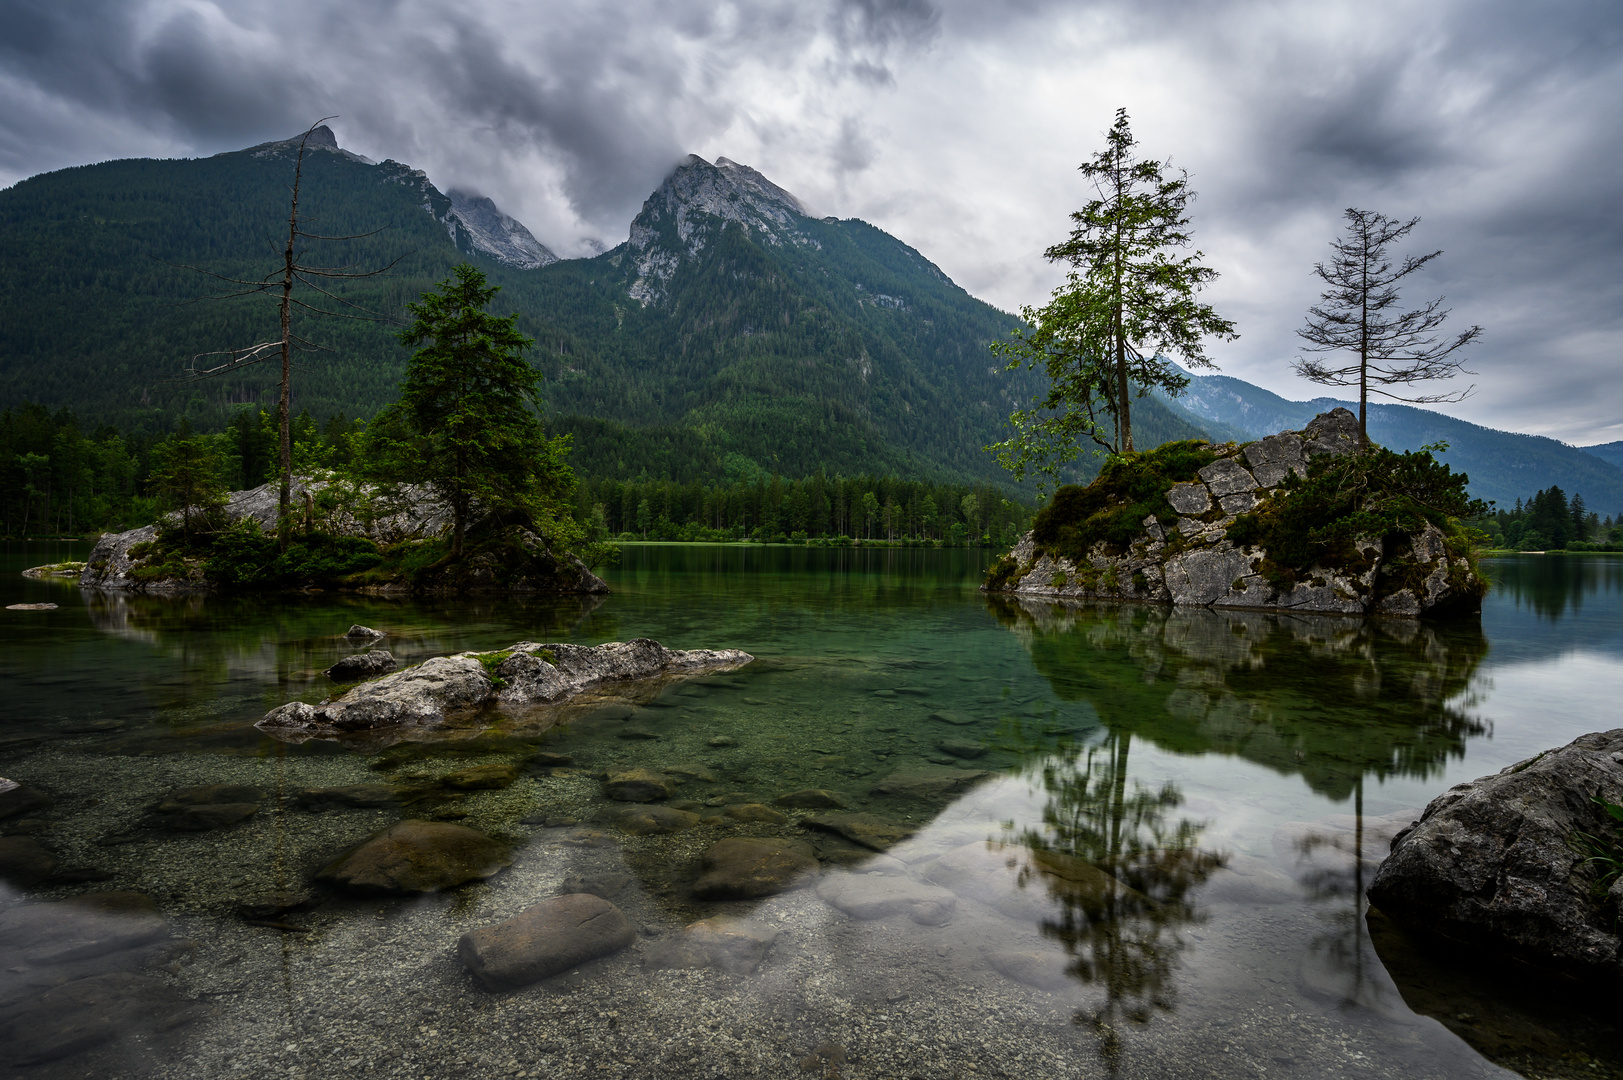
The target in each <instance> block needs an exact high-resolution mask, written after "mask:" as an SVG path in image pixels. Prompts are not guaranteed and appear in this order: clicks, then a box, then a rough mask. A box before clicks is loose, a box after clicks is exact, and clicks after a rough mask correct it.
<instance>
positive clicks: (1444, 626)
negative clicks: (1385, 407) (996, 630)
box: [989, 597, 1489, 802]
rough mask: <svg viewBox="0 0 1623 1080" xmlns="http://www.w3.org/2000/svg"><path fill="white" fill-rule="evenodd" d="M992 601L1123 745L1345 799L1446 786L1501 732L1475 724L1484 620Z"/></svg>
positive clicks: (1062, 686)
mask: <svg viewBox="0 0 1623 1080" xmlns="http://www.w3.org/2000/svg"><path fill="white" fill-rule="evenodd" d="M989 603H990V605H991V608H992V611H993V613H994V614H995V615H996V616H997V618H998V619H999V620H1000V621H1001V622H1002V623H1003V624H1004V625H1005V626H1007V627H1008V628H1009V629H1010V630H1012V631H1014V633H1015V634H1016V635H1017V636H1019V637H1020V638H1021V640H1022V641H1023V642H1024V643H1025V645H1026V647H1027V648H1028V649H1029V650H1030V652H1031V657H1032V662H1033V663H1034V665H1035V666H1036V668H1037V670H1038V671H1039V672H1040V673H1041V674H1042V675H1043V676H1044V677H1045V678H1047V680H1048V681H1049V683H1050V685H1051V686H1052V688H1053V691H1054V693H1055V695H1056V696H1058V697H1059V698H1061V699H1062V700H1067V701H1077V702H1082V703H1085V704H1087V705H1089V706H1091V707H1092V709H1093V710H1094V711H1095V712H1096V713H1097V715H1098V717H1099V720H1100V722H1101V724H1102V725H1103V726H1104V728H1105V729H1106V730H1107V731H1109V732H1110V733H1111V734H1113V735H1122V734H1132V735H1137V736H1139V737H1141V738H1146V739H1148V740H1150V742H1152V743H1153V744H1155V745H1156V746H1158V747H1161V748H1162V749H1165V750H1170V751H1173V752H1175V753H1183V754H1204V753H1219V754H1231V755H1234V756H1237V757H1241V758H1244V759H1246V760H1248V761H1252V762H1255V763H1257V764H1259V765H1263V766H1266V767H1267V768H1270V769H1273V770H1274V771H1276V772H1278V773H1280V774H1282V775H1287V776H1288V775H1297V776H1300V777H1301V778H1302V779H1303V781H1304V782H1306V783H1307V785H1308V787H1309V788H1311V789H1312V790H1313V791H1314V792H1316V793H1318V794H1320V795H1322V796H1325V797H1327V798H1329V799H1331V800H1334V801H1337V802H1339V801H1343V800H1345V799H1347V798H1348V797H1350V796H1351V795H1352V794H1353V793H1354V791H1355V790H1356V789H1357V787H1358V786H1359V782H1360V780H1361V779H1363V778H1365V777H1374V778H1376V779H1381V780H1384V779H1386V778H1388V777H1400V776H1401V777H1410V778H1422V779H1423V778H1426V777H1431V776H1436V775H1438V774H1440V772H1441V771H1442V768H1443V765H1444V763H1445V762H1446V761H1447V760H1448V759H1450V758H1460V757H1463V756H1464V753H1465V747H1466V743H1467V741H1468V740H1470V739H1471V738H1473V737H1478V736H1482V735H1486V734H1488V731H1489V729H1488V726H1487V725H1486V724H1485V723H1483V722H1482V721H1481V720H1479V719H1477V718H1476V717H1475V716H1473V715H1472V713H1471V709H1472V707H1473V706H1474V705H1475V703H1476V702H1475V699H1474V697H1473V695H1472V693H1471V691H1470V685H1471V678H1472V675H1473V673H1474V672H1475V671H1476V669H1477V666H1478V665H1479V664H1480V663H1481V661H1482V659H1483V657H1484V656H1485V655H1486V653H1487V650H1488V642H1487V638H1486V637H1484V636H1483V633H1482V630H1481V627H1480V626H1479V625H1477V624H1476V622H1475V621H1465V622H1460V623H1438V624H1431V623H1415V622H1409V621H1406V620H1404V621H1400V620H1365V619H1343V618H1335V617H1330V616H1308V615H1284V614H1265V613H1261V612H1246V611H1216V610H1211V609H1206V608H1158V607H1141V606H1126V605H1122V606H1114V605H1112V606H1104V605H1100V606H1097V607H1069V606H1060V605H1054V604H1047V603H1038V602H1030V601H1013V600H1009V599H1006V598H1003V597H994V598H992V599H991V600H990V601H989Z"/></svg>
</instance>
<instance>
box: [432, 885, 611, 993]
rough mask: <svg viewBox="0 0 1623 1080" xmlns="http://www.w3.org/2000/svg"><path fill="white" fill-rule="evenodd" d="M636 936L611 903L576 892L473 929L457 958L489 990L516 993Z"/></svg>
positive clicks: (607, 951)
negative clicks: (518, 988) (512, 991)
mask: <svg viewBox="0 0 1623 1080" xmlns="http://www.w3.org/2000/svg"><path fill="white" fill-rule="evenodd" d="M636 938H637V931H636V929H635V928H634V927H633V926H632V925H631V923H630V922H629V921H627V919H626V917H625V915H623V914H622V913H621V912H620V909H619V908H617V907H615V906H614V905H613V904H611V903H609V901H607V900H605V899H603V898H602V897H601V896H593V895H591V894H590V893H571V894H569V895H566V896H557V897H554V898H552V899H551V900H544V901H542V902H541V903H539V904H536V905H535V906H534V907H530V908H526V909H525V910H523V911H522V912H520V913H519V914H517V915H515V916H513V918H511V919H508V920H507V921H506V922H500V923H497V924H496V925H494V926H485V927H481V928H480V929H478V930H470V931H468V932H467V933H466V934H463V935H462V938H461V940H460V941H459V942H458V943H457V957H458V958H459V959H460V960H461V961H462V963H463V965H464V966H465V967H467V969H468V970H469V971H470V972H472V973H473V976H474V978H476V979H478V980H479V982H480V984H481V985H483V986H484V988H485V989H486V990H512V989H515V988H517V987H520V986H525V985H527V984H529V983H533V982H535V981H537V980H539V979H545V978H547V977H548V976H551V975H557V974H560V973H561V972H565V971H568V970H569V969H570V968H573V967H577V966H579V965H581V964H584V963H586V962H587V961H588V960H595V959H597V958H598V957H600V956H608V955H610V954H612V953H617V952H619V951H620V950H621V949H624V948H625V947H626V946H627V945H630V944H631V943H632V942H633V941H635V940H636Z"/></svg>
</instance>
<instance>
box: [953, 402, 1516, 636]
mask: <svg viewBox="0 0 1623 1080" xmlns="http://www.w3.org/2000/svg"><path fill="white" fill-rule="evenodd" d="M1466 482H1467V477H1465V476H1464V475H1462V474H1457V473H1452V472H1450V470H1449V469H1448V467H1447V466H1446V465H1442V464H1440V463H1438V462H1437V461H1436V460H1435V459H1434V458H1432V456H1431V455H1430V454H1429V453H1427V452H1424V451H1421V452H1415V453H1405V454H1397V453H1393V452H1392V451H1389V450H1385V449H1383V448H1381V447H1376V446H1372V447H1369V448H1367V449H1360V446H1359V440H1358V426H1357V418H1356V417H1354V416H1353V414H1352V413H1351V412H1349V411H1347V410H1346V409H1335V410H1333V411H1331V412H1328V413H1324V414H1322V415H1320V416H1318V417H1316V418H1315V419H1314V420H1313V421H1312V423H1310V424H1308V425H1307V427H1306V428H1304V429H1303V430H1302V431H1300V432H1294V431H1286V432H1281V433H1280V434H1278V435H1271V436H1269V437H1267V438H1265V439H1260V440H1258V441H1256V442H1253V443H1248V444H1245V445H1236V444H1234V443H1228V444H1223V445H1213V444H1211V443H1200V442H1182V443H1169V444H1167V445H1166V446H1163V447H1160V448H1159V449H1157V450H1153V451H1150V452H1148V453H1143V454H1127V455H1120V456H1118V457H1116V458H1113V459H1112V460H1111V461H1110V462H1109V463H1107V464H1106V466H1105V468H1104V469H1103V470H1101V472H1100V474H1099V478H1098V479H1097V480H1095V481H1094V482H1093V483H1092V484H1090V485H1088V486H1087V487H1085V488H1083V487H1066V488H1061V489H1060V490H1059V491H1058V492H1056V493H1055V497H1054V499H1053V501H1052V502H1051V503H1050V504H1049V506H1047V507H1046V508H1045V509H1044V510H1043V511H1042V513H1040V514H1039V515H1038V516H1037V519H1036V521H1034V522H1033V525H1032V531H1031V532H1030V533H1029V534H1027V535H1026V537H1025V538H1024V539H1022V540H1021V542H1020V543H1019V544H1018V545H1017V546H1016V547H1015V548H1014V550H1013V551H1011V552H1009V554H1008V555H1006V556H1005V557H1004V558H1003V559H1002V560H1000V561H999V562H998V563H997V564H996V565H995V566H993V567H992V569H991V570H990V571H989V572H988V574H987V579H986V584H985V585H984V586H983V588H985V589H986V590H987V591H989V592H1004V593H1015V594H1019V595H1027V596H1052V597H1056V598H1061V599H1078V600H1096V599H1116V600H1144V601H1151V602H1160V603H1172V604H1186V605H1203V606H1214V607H1238V608H1263V609H1283V610H1296V611H1315V612H1333V613H1338V614H1347V615H1391V616H1398V617H1417V616H1421V615H1428V614H1443V613H1449V612H1474V611H1479V610H1480V609H1481V603H1482V596H1483V594H1484V593H1485V592H1486V591H1487V582H1486V581H1485V580H1484V579H1483V577H1482V575H1481V574H1480V573H1479V572H1478V571H1477V569H1476V565H1475V561H1474V556H1473V553H1472V551H1471V547H1470V544H1469V542H1468V541H1467V540H1466V538H1465V536H1464V535H1463V533H1462V531H1461V529H1460V527H1459V525H1458V524H1457V521H1456V518H1458V517H1462V516H1467V515H1469V514H1470V513H1472V512H1474V511H1475V510H1477V509H1478V504H1476V503H1474V502H1473V501H1472V500H1471V499H1470V497H1469V496H1468V495H1467V494H1466V490H1465V485H1466Z"/></svg>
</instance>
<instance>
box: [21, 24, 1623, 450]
mask: <svg viewBox="0 0 1623 1080" xmlns="http://www.w3.org/2000/svg"><path fill="white" fill-rule="evenodd" d="M1118 106H1125V107H1126V108H1127V109H1128V110H1129V112H1130V114H1131V116H1132V121H1133V127H1134V131H1135V133H1136V134H1137V135H1138V137H1139V139H1140V141H1141V143H1142V150H1143V152H1144V153H1145V155H1146V156H1150V157H1168V156H1170V157H1171V158H1172V159H1173V162H1174V163H1175V164H1176V165H1178V166H1180V167H1183V168H1186V169H1188V170H1189V173H1190V175H1191V178H1192V181H1193V186H1194V187H1195V189H1196V190H1197V191H1198V192H1199V196H1200V198H1199V200H1198V201H1197V202H1196V203H1195V205H1194V208H1193V217H1194V223H1195V228H1196V240H1197V244H1198V246H1199V247H1200V248H1201V250H1202V251H1204V252H1205V255H1206V259H1207V262H1208V263H1209V264H1210V265H1211V266H1213V267H1214V268H1216V269H1217V270H1218V271H1219V272H1220V273H1221V274H1222V277H1221V279H1220V280H1219V281H1218V282H1217V283H1216V284H1215V285H1214V286H1213V287H1212V288H1211V289H1210V291H1209V292H1208V293H1207V295H1206V298H1207V299H1208V300H1210V301H1211V302H1212V303H1213V304H1214V305H1216V307H1217V309H1218V311H1219V312H1220V313H1221V314H1223V315H1225V316H1227V317H1229V318H1231V319H1233V320H1235V322H1236V323H1237V324H1238V328H1239V330H1240V333H1241V338H1240V340H1239V341H1238V342H1235V343H1233V344H1224V345H1218V346H1216V347H1215V348H1214V349H1213V350H1212V355H1213V357H1214V359H1216V360H1217V361H1218V362H1219V365H1220V367H1221V370H1222V372H1223V373H1225V374H1230V375H1235V376H1238V377H1240V378H1243V379H1247V380H1249V381H1252V382H1255V383H1259V384H1261V385H1264V386H1267V387H1268V388H1270V389H1272V390H1275V391H1277V392H1279V393H1281V394H1284V395H1285V396H1287V397H1291V398H1295V399H1303V398H1308V397H1312V396H1316V395H1317V394H1319V393H1322V392H1325V391H1323V390H1321V389H1320V388H1318V387H1316V386H1314V385H1313V384H1310V383H1306V382H1303V381H1302V380H1300V379H1297V378H1296V377H1295V376H1294V375H1293V374H1292V373H1291V371H1290V368H1289V362H1290V361H1291V359H1292V358H1294V357H1295V356H1297V355H1298V352H1299V350H1298V348H1297V339H1296V337H1295V333H1294V331H1295V329H1296V328H1297V327H1298V326H1300V325H1301V322H1302V318H1303V314H1304V312H1305V310H1306V308H1307V307H1308V305H1309V304H1311V303H1312V302H1313V301H1314V299H1315V297H1316V294H1317V292H1318V290H1317V288H1316V287H1315V285H1316V281H1315V279H1314V278H1313V277H1312V276H1311V270H1312V266H1313V264H1314V262H1315V261H1318V260H1320V259H1323V258H1325V257H1327V255H1328V252H1329V248H1328V243H1329V241H1330V240H1331V238H1332V237H1334V236H1335V235H1336V234H1337V233H1338V232H1339V231H1340V229H1341V214H1342V212H1343V210H1344V209H1345V208H1347V207H1350V206H1357V207H1362V208H1366V209H1372V210H1378V211H1382V212H1384V213H1387V214H1389V215H1392V216H1395V217H1407V216H1412V215H1419V216H1420V217H1421V218H1422V221H1421V224H1420V225H1419V227H1418V228H1417V230H1416V231H1415V233H1414V234H1413V237H1412V239H1413V244H1412V246H1411V248H1410V249H1409V250H1413V251H1416V252H1420V251H1430V250H1434V249H1437V248H1442V249H1443V250H1444V251H1445V254H1444V255H1443V257H1442V258H1440V259H1438V260H1436V261H1435V262H1434V263H1433V264H1432V265H1431V266H1430V267H1428V268H1427V270H1426V271H1424V272H1423V273H1422V274H1420V275H1418V276H1417V277H1415V278H1412V279H1410V280H1411V282H1412V284H1411V285H1410V286H1409V289H1408V291H1407V293H1406V296H1407V297H1409V298H1410V299H1412V300H1414V301H1416V302H1419V301H1422V300H1425V299H1429V298H1430V297H1432V296H1435V295H1439V294H1446V295H1447V297H1448V301H1449V304H1450V305H1451V306H1452V308H1453V316H1452V322H1451V325H1454V326H1455V327H1456V328H1458V329H1464V328H1465V327H1467V326H1469V325H1470V324H1472V323H1480V324H1481V325H1482V326H1483V327H1484V328H1485V332H1484V334H1483V337H1482V339H1481V342H1480V344H1478V345H1476V346H1473V347H1472V349H1471V351H1470V353H1469V357H1470V361H1471V363H1470V364H1469V366H1470V367H1471V368H1473V369H1474V370H1476V371H1477V372H1478V373H1479V374H1478V375H1477V376H1476V377H1475V378H1474V379H1472V380H1466V381H1474V382H1475V383H1477V386H1478V389H1477V391H1476V393H1475V394H1474V395H1473V396H1472V397H1471V398H1470V399H1468V400H1467V401H1465V402H1463V403H1461V404H1458V405H1452V406H1440V407H1439V408H1442V409H1443V410H1445V411H1448V412H1450V413H1452V414H1453V415H1457V416H1460V417H1463V418H1465V419H1469V420H1474V421H1477V422H1479V423H1485V424H1489V425H1492V426H1495V427H1503V428H1509V429H1512V430H1519V431H1529V432H1535V433H1538V434H1545V435H1551V436H1554V437H1556V438H1561V439H1564V440H1567V441H1569V442H1575V443H1579V444H1585V443H1594V442H1605V441H1611V440H1616V439H1623V378H1618V376H1617V369H1618V362H1619V360H1620V359H1623V355H1620V354H1623V4H1620V3H1617V2H1616V0H1596V2H1588V3H1585V2H1570V3H1569V2H1560V0H1541V2H1539V3H1528V2H1526V0H1514V2H1495V3H1489V2H1482V3H1456V2H1450V0H1424V2H1413V3H1391V2H1382V0H1356V2H1338V0H1306V2H1293V0H1258V2H1243V0H1239V2H1225V0H1209V2H1203V3H1197V2H1194V0H1188V2H1183V0H1125V2H1121V3H1114V2H1106V3H1087V2H1075V0H1072V2H1047V0H1013V2H1006V3H1001V4H999V3H990V4H989V3H985V2H984V0H980V2H977V0H762V2H747V0H746V2H738V3H713V2H702V0H628V2H623V3H549V2H545V0H522V2H519V0H511V2H504V0H345V2H344V3H340V4H335V3H330V2H326V0H279V2H278V3H275V4H266V3H262V2H255V3H250V2H247V0H212V2H211V0H56V2H54V3H50V4H46V3H41V2H38V0H0V184H10V183H14V182H15V181H17V180H19V179H22V178H24V177H27V176H30V175H33V174H35V173H38V172H43V171H46V170H50V169H57V168H62V167H64V166H68V165H77V164H83V163H87V162H94V161H102V160H106V159H109V158H118V157H132V156H161V157H169V156H197V155H207V154H213V153H217V152H219V151H222V150H232V149H238V148H241V147H243V146H247V145H251V144H253V143H257V142H262V141H265V140H268V139H272V138H282V137H286V136H288V135H291V134H293V133H294V132H296V131H298V130H302V129H303V128H304V127H305V126H307V125H308V124H309V123H310V122H311V121H312V120H314V119H316V118H318V117H320V116H323V115H326V114H328V113H337V114H339V115H340V119H338V120H337V121H334V122H333V124H332V127H333V128H334V130H335V131H336V132H337V134H338V137H339V141H340V143H341V144H342V145H344V146H345V147H346V148H349V149H352V150H355V151H357V152H359V153H362V154H365V155H367V156H369V157H373V158H378V159H382V158H385V157H392V158H395V159H396V160H400V161H406V162H410V163H411V164H413V165H415V166H418V167H420V168H423V169H426V170H427V171H428V174H429V176H430V177H431V178H432V179H433V180H434V182H435V183H436V184H438V185H439V186H440V187H441V188H442V189H443V188H449V187H455V186H460V187H463V188H465V189H468V190H473V191H477V192H479V193H482V194H486V195H489V196H490V197H492V198H494V199H495V200H496V201H497V203H498V204H499V205H500V206H502V207H503V209H505V210H507V211H508V212H509V213H511V214H513V215H514V216H516V217H518V218H520V219H521V220H523V221H524V222H525V223H526V224H527V225H529V226H530V228H531V230H532V231H533V232H534V233H535V234H536V235H537V237H539V238H540V239H541V240H542V241H543V242H545V243H546V244H548V245H549V246H551V247H552V248H554V250H556V251H558V252H559V254H561V255H565V256H571V255H581V254H586V253H588V252H589V251H590V242H591V241H593V240H599V241H602V242H604V243H607V244H609V245H613V244H616V243H619V242H620V241H622V240H624V239H625V236H626V231H627V226H628V224H629V222H630V220H631V217H632V216H633V215H634V214H635V213H636V211H637V209H638V207H639V206H640V205H641V203H642V200H643V199H644V198H646V197H647V195H648V194H649V193H650V192H651V191H652V190H653V189H654V188H655V187H656V186H657V185H658V183H659V181H660V179H661V178H662V177H663V176H664V175H665V173H667V172H668V171H669V170H670V168H671V167H672V166H673V165H674V164H675V163H676V162H677V161H678V160H679V159H680V158H681V156H682V155H683V154H685V153H690V152H691V153H697V154H699V155H701V156H703V157H706V158H710V159H712V160H713V159H714V158H715V157H717V156H726V157H730V158H733V159H734V160H736V161H740V162H743V163H745V164H748V165H753V166H755V167H756V168H758V169H760V170H761V171H762V172H763V173H765V174H766V175H767V176H768V177H770V178H771V179H773V180H774V181H776V182H777V183H779V184H780V185H782V186H783V187H786V188H788V189H789V190H790V191H793V192H795V193H796V194H797V195H799V196H800V197H801V199H802V200H803V201H805V202H806V203H807V204H808V205H809V206H810V208H811V209H812V210H813V212H814V213H817V214H819V215H826V214H835V215H838V216H840V217H861V218H863V219H865V220H867V221H870V222H872V223H874V224H876V225H878V226H879V227H881V228H883V229H886V230H887V231H889V232H891V233H893V234H894V235H896V236H898V237H900V238H901V239H902V240H904V241H906V242H907V243H909V244H911V245H913V246H914V247H916V248H918V249H919V250H920V251H922V252H923V253H924V254H925V255H926V256H927V257H929V258H930V259H932V260H933V261H934V262H936V263H937V264H938V265H940V266H941V268H942V269H943V270H945V271H946V272H947V273H948V274H949V275H950V276H951V277H952V278H953V279H954V280H955V281H957V282H958V283H959V284H961V285H963V286H964V287H965V288H966V289H968V290H969V291H970V292H972V293H974V294H975V295H976V296H979V297H981V298H983V299H985V300H987V301H989V302H991V303H994V304H996V305H998V306H999V307H1002V308H1005V309H1009V310H1014V309H1017V308H1019V307H1020V306H1021V305H1025V304H1040V303H1041V302H1042V301H1043V300H1045V299H1046V297H1047V295H1048V292H1049V290H1050V289H1051V288H1053V286H1054V285H1055V284H1056V283H1057V282H1058V280H1059V278H1060V274H1059V272H1058V270H1056V269H1055V268H1054V267H1052V266H1049V265H1048V264H1046V263H1045V262H1043V260H1042V257H1041V253H1042V251H1043V249H1044V248H1045V247H1047V246H1048V245H1050V244H1052V243H1054V242H1055V241H1057V240H1059V239H1061V238H1063V237H1064V236H1065V235H1066V233H1067V232H1068V228H1069V223H1068V219H1067V214H1068V213H1069V212H1070V211H1071V210H1073V209H1076V208H1077V207H1078V206H1080V205H1081V204H1082V203H1083V202H1084V201H1085V200H1086V198H1087V196H1088V191H1087V189H1085V188H1084V186H1083V183H1082V178H1081V177H1080V176H1079V175H1078V173H1077V172H1076V166H1077V164H1078V163H1080V162H1081V161H1082V160H1083V159H1085V158H1086V157H1087V156H1088V155H1089V154H1091V153H1092V152H1093V151H1094V150H1095V149H1097V148H1098V147H1099V145H1100V144H1101V142H1102V138H1101V135H1102V132H1103V131H1104V129H1105V128H1107V127H1108V126H1109V124H1110V122H1111V119H1112V116H1113V113H1114V111H1115V109H1116V108H1117V107H1118Z"/></svg>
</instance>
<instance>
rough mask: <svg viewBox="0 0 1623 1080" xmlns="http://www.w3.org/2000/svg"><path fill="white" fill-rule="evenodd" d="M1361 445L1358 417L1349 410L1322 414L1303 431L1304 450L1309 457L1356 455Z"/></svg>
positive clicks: (1336, 409)
mask: <svg viewBox="0 0 1623 1080" xmlns="http://www.w3.org/2000/svg"><path fill="white" fill-rule="evenodd" d="M1359 445H1360V440H1359V438H1358V417H1357V416H1355V415H1353V413H1352V412H1351V411H1350V410H1348V409H1343V408H1339V407H1338V408H1334V409H1331V410H1330V411H1329V412H1327V413H1320V414H1319V415H1318V416H1315V417H1314V418H1313V419H1312V420H1311V421H1310V422H1309V423H1308V425H1307V427H1305V428H1303V429H1302V448H1303V449H1304V450H1306V451H1307V453H1308V455H1309V456H1316V455H1319V454H1330V455H1332V456H1336V457H1339V456H1341V455H1342V454H1354V453H1357V452H1358V448H1359Z"/></svg>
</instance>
